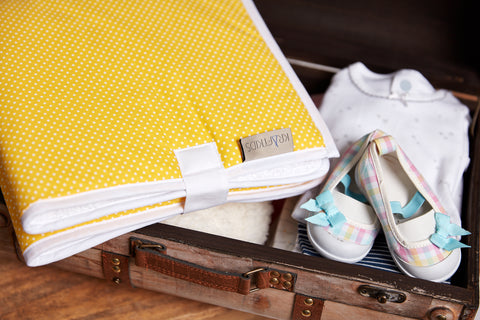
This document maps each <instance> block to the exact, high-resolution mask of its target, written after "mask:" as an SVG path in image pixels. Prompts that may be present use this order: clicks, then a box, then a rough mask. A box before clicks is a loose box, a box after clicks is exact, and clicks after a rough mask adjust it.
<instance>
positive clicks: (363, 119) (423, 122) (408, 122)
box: [320, 62, 470, 224]
mask: <svg viewBox="0 0 480 320" xmlns="http://www.w3.org/2000/svg"><path fill="white" fill-rule="evenodd" d="M320 113H321V114H322V116H323V118H324V119H325V122H326V123H327V126H328V127H329V128H330V131H331V133H332V136H333V138H334V140H335V142H336V144H337V147H338V149H339V151H340V153H343V152H344V151H345V150H346V148H347V147H348V146H350V145H351V144H352V143H353V142H355V141H356V140H358V139H359V138H360V137H362V136H363V135H365V134H367V133H369V132H371V131H373V130H375V129H380V130H383V131H384V132H386V133H388V134H390V135H392V136H393V137H394V138H395V139H396V141H397V142H398V143H399V145H400V146H401V147H402V149H403V150H404V151H405V152H406V154H407V155H408V157H409V158H410V160H411V161H412V162H413V164H414V165H415V166H416V168H417V169H418V170H419V172H420V173H421V174H422V175H423V176H424V178H425V179H426V180H427V182H428V183H429V185H430V186H431V188H432V189H433V191H434V192H435V193H436V195H437V196H438V197H439V199H440V201H441V203H442V204H443V206H444V207H445V209H446V210H447V211H448V214H449V215H450V216H451V217H452V222H455V223H458V224H460V208H461V198H462V191H463V190H462V189H463V188H462V187H463V179H462V176H463V173H464V171H465V169H466V168H467V166H468V163H469V156H468V127H469V124H470V115H469V110H468V108H467V107H466V106H465V105H463V104H462V103H461V102H460V101H459V100H458V99H456V98H455V97H454V96H453V95H452V94H451V93H450V92H449V91H446V90H436V89H435V88H434V87H433V86H432V85H431V84H430V83H429V82H428V80H427V79H426V78H425V77H424V76H423V75H422V74H420V73H419V72H418V71H416V70H410V69H404V70H399V71H397V72H394V73H391V74H377V73H374V72H372V71H371V70H369V69H367V67H366V66H365V65H364V64H362V63H360V62H357V63H354V64H352V65H350V66H349V67H347V68H345V69H342V70H341V71H339V72H338V73H337V74H336V75H335V76H334V77H333V79H332V82H331V84H330V86H329V88H328V90H327V92H326V93H325V95H324V98H323V101H322V103H321V106H320Z"/></svg>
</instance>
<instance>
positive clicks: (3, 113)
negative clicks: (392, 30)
mask: <svg viewBox="0 0 480 320" xmlns="http://www.w3.org/2000/svg"><path fill="white" fill-rule="evenodd" d="M0 108H1V109H0V122H1V123H0V157H1V159H0V170H1V171H0V186H1V189H2V192H3V194H4V197H5V199H6V202H7V206H8V208H9V211H10V214H11V215H12V220H13V224H14V226H15V231H16V233H17V237H18V238H19V242H20V245H21V248H22V249H23V250H25V249H26V248H28V247H29V246H31V245H32V244H33V243H35V242H36V241H39V240H42V239H44V238H48V237H52V236H55V237H56V238H58V237H59V235H58V234H59V233H62V232H66V230H70V229H71V228H75V226H72V227H71V228H67V229H62V230H52V231H51V232H45V233H43V234H37V235H30V234H27V233H26V232H25V231H24V230H23V228H22V223H21V217H22V215H23V213H24V211H25V210H26V209H27V208H29V207H31V206H32V205H34V204H35V203H36V202H38V201H43V200H46V199H47V200H49V199H62V198H65V199H68V197H71V196H74V195H78V194H84V193H87V194H88V192H92V191H97V190H101V189H109V188H112V187H117V186H122V185H135V184H142V183H150V182H158V181H168V180H175V179H181V178H182V174H181V171H180V169H179V166H178V163H177V160H176V158H175V154H174V152H173V150H176V149H183V148H188V147H192V146H197V145H202V144H206V143H211V142H214V143H215V144H216V146H217V149H218V152H219V154H220V158H221V160H222V162H223V165H224V168H225V169H228V168H231V167H234V166H238V165H241V164H242V154H241V150H240V147H239V142H238V141H239V139H241V138H243V137H248V136H251V135H255V134H258V133H261V132H267V131H271V130H276V129H280V128H290V129H291V131H292V134H293V139H294V147H295V149H294V151H295V152H297V151H302V150H303V151H305V150H312V149H325V148H326V142H325V136H326V134H328V133H325V132H322V130H321V128H319V125H318V123H316V122H315V120H314V119H313V118H312V112H311V110H309V109H308V108H306V107H305V104H304V101H302V97H301V95H300V94H299V93H298V90H297V89H296V87H295V86H294V85H293V84H292V81H291V79H290V78H289V77H288V76H287V74H286V72H285V68H284V67H282V65H281V64H280V63H279V61H278V59H277V58H276V56H275V54H274V53H273V52H272V50H271V46H269V45H268V44H267V42H266V41H265V36H264V35H263V34H262V33H260V32H259V29H258V28H257V26H256V24H255V21H254V20H253V19H252V17H251V15H250V14H249V12H248V11H247V9H246V6H245V3H244V2H242V1H239V0H205V1H202V0H198V1H191V0H185V1H182V0H165V1H156V0H152V1H148V0H145V1H133V0H132V1H131V0H128V1H119V0H101V1H100V0H86V1H53V0H52V1H50V0H38V1H33V0H32V1H28V0H25V1H16V0H3V1H1V2H0ZM327 153H328V152H327ZM178 202H181V199H180V198H174V199H170V201H166V202H165V201H164V202H162V203H158V204H155V205H154V207H158V206H162V205H170V204H171V203H178ZM146 208H147V207H143V208H139V209H138V210H123V211H120V212H116V213H113V214H107V215H105V216H104V217H99V218H97V219H93V221H90V220H88V219H87V220H86V221H85V222H84V224H92V223H98V222H104V221H106V220H114V219H115V218H117V217H121V216H124V215H131V214H132V213H135V212H138V211H142V210H146ZM147 209H148V208H147ZM82 225H83V224H82Z"/></svg>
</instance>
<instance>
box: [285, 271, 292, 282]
mask: <svg viewBox="0 0 480 320" xmlns="http://www.w3.org/2000/svg"><path fill="white" fill-rule="evenodd" d="M283 279H285V280H286V281H291V280H292V279H293V276H292V274H291V273H285V274H284V275H283Z"/></svg>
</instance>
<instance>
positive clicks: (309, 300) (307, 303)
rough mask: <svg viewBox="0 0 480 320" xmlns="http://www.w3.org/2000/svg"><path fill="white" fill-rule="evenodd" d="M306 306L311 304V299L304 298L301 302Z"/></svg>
mask: <svg viewBox="0 0 480 320" xmlns="http://www.w3.org/2000/svg"><path fill="white" fill-rule="evenodd" d="M303 303H305V304H306V305H307V306H311V305H312V304H313V299H312V298H306V299H305V301H303Z"/></svg>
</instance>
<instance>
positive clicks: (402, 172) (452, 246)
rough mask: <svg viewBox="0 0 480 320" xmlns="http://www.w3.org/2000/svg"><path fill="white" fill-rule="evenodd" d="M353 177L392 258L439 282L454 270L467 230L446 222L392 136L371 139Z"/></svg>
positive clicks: (410, 271)
mask: <svg viewBox="0 0 480 320" xmlns="http://www.w3.org/2000/svg"><path fill="white" fill-rule="evenodd" d="M355 180H356V182H357V185H358V186H359V187H360V189H361V190H362V191H363V193H364V195H365V196H366V197H367V198H368V200H369V202H370V204H371V205H372V207H373V208H374V210H375V213H376V214H377V216H378V218H379V220H380V223H381V225H382V228H383V231H384V233H385V237H386V239H387V244H388V247H389V250H390V252H391V254H392V257H393V259H394V261H395V263H396V264H397V266H398V267H399V268H400V270H401V271H402V272H404V273H405V274H407V275H409V276H412V277H417V278H421V279H425V280H430V281H435V282H442V281H445V280H447V279H448V278H450V277H451V276H452V275H453V273H455V271H456V270H457V268H458V266H459V264H460V259H461V252H460V248H462V247H468V246H466V245H464V244H463V243H461V242H459V241H458V239H459V236H462V235H467V234H469V232H468V231H466V230H464V229H462V228H461V227H460V226H458V225H456V224H452V223H450V217H449V216H448V215H447V214H446V212H445V209H444V208H443V207H442V205H441V203H440V201H439V200H438V199H437V197H436V196H435V195H434V194H433V192H432V191H431V189H430V188H429V186H428V185H427V183H426V182H425V180H424V179H423V178H422V176H421V175H420V173H419V172H418V171H417V169H416V168H415V167H414V165H413V164H412V163H411V161H410V160H409V159H408V158H407V156H406V155H405V153H404V152H403V151H402V149H401V148H400V147H399V146H398V145H397V144H396V142H395V140H394V139H393V138H392V137H391V136H387V135H385V136H382V137H379V138H376V139H374V140H373V141H372V142H371V143H370V145H369V146H368V148H367V150H366V152H365V153H364V154H363V155H362V157H361V159H360V160H359V162H358V164H357V167H356V172H355Z"/></svg>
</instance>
